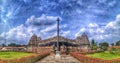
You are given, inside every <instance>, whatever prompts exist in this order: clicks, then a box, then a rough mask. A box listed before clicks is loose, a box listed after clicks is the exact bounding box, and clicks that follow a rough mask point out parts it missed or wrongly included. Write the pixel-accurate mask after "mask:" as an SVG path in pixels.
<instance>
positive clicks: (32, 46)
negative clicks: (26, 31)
mask: <svg viewBox="0 0 120 63" xmlns="http://www.w3.org/2000/svg"><path fill="white" fill-rule="evenodd" d="M40 40H41V38H40V37H37V35H35V34H33V35H32V37H31V38H30V41H29V43H28V51H30V52H37V47H38V43H39V42H40Z"/></svg>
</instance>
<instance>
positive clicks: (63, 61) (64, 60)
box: [36, 55, 81, 63]
mask: <svg viewBox="0 0 120 63" xmlns="http://www.w3.org/2000/svg"><path fill="white" fill-rule="evenodd" d="M36 63H81V62H79V61H78V60H77V59H75V58H73V57H72V56H70V55H61V58H60V60H59V61H58V60H56V59H55V55H49V56H47V57H45V58H43V59H41V60H40V61H38V62H36Z"/></svg>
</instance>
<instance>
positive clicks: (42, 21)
mask: <svg viewBox="0 0 120 63" xmlns="http://www.w3.org/2000/svg"><path fill="white" fill-rule="evenodd" d="M57 18H58V17H56V16H46V15H45V14H42V15H41V16H40V17H38V18H36V17H35V16H31V17H30V18H28V19H27V22H26V24H28V25H34V26H45V25H46V26H48V25H53V24H55V23H56V20H57Z"/></svg>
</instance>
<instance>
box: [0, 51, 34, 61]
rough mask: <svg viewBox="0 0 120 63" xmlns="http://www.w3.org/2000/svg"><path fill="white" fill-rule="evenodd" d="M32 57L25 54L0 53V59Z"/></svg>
mask: <svg viewBox="0 0 120 63" xmlns="http://www.w3.org/2000/svg"><path fill="white" fill-rule="evenodd" d="M30 55H32V54H31V53H25V52H0V59H4V60H11V59H16V58H21V57H26V56H30Z"/></svg>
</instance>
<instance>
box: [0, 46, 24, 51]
mask: <svg viewBox="0 0 120 63" xmlns="http://www.w3.org/2000/svg"><path fill="white" fill-rule="evenodd" d="M0 51H26V47H9V46H7V47H0Z"/></svg>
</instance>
